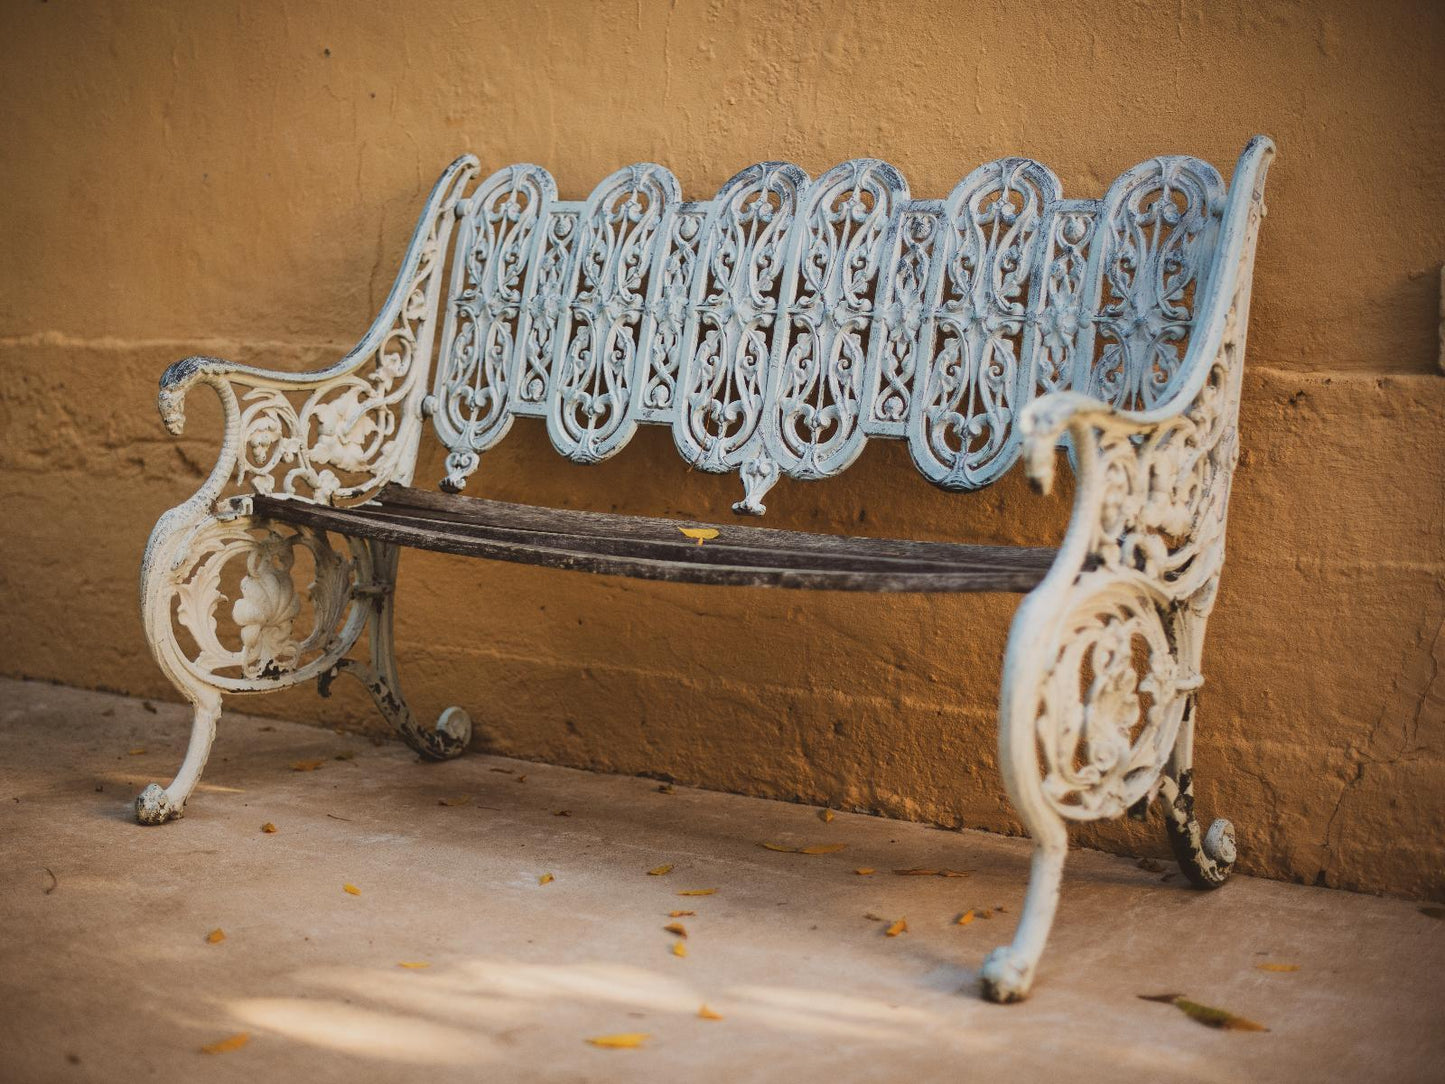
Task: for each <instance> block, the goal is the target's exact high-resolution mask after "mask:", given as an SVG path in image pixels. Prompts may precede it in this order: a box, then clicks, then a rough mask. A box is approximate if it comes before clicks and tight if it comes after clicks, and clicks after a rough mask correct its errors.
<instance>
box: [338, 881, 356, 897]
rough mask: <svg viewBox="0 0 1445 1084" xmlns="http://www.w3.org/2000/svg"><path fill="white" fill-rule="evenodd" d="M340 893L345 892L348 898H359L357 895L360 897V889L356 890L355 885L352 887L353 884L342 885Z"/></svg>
mask: <svg viewBox="0 0 1445 1084" xmlns="http://www.w3.org/2000/svg"><path fill="white" fill-rule="evenodd" d="M341 891H343V892H345V893H346V894H347V895H348V896H359V895H361V889H359V888H357V887H356V886H355V885H353V884H345V885H342V886H341Z"/></svg>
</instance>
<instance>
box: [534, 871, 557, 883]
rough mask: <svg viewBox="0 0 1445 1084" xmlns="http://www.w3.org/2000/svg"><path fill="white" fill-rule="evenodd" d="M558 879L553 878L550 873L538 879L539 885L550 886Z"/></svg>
mask: <svg viewBox="0 0 1445 1084" xmlns="http://www.w3.org/2000/svg"><path fill="white" fill-rule="evenodd" d="M556 879H557V878H555V877H553V876H552V875H551V874H550V873H544V874H542V876H540V877H538V878H537V883H538V884H539V885H549V884H551V883H552V882H553V881H555V880H556Z"/></svg>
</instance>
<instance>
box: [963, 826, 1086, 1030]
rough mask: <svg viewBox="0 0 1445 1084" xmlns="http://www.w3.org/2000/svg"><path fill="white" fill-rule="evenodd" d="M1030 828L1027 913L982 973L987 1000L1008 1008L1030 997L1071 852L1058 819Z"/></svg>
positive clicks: (994, 952) (1021, 917) (980, 977)
mask: <svg viewBox="0 0 1445 1084" xmlns="http://www.w3.org/2000/svg"><path fill="white" fill-rule="evenodd" d="M1028 828H1029V834H1030V835H1031V836H1032V837H1033V840H1034V854H1033V861H1032V862H1031V863H1030V868H1029V888H1028V893H1027V894H1026V895H1025V896H1024V909H1023V914H1022V915H1021V916H1020V918H1019V924H1018V928H1017V929H1016V930H1015V931H1014V939H1013V941H1012V943H1010V944H1007V945H1001V946H1000V947H998V948H996V949H994V950H993V951H992V952H991V953H989V954H988V957H987V958H986V959H985V960H984V962H983V969H982V971H980V973H979V979H980V981H981V982H982V984H983V996H984V997H986V998H987V999H988V1000H989V1001H997V1002H1000V1003H1007V1002H1010V1001H1022V1000H1023V999H1024V998H1026V997H1028V995H1029V989H1030V987H1032V986H1033V982H1034V972H1035V971H1036V970H1037V969H1038V966H1039V958H1040V957H1041V956H1042V955H1043V954H1044V946H1045V944H1047V943H1048V939H1049V930H1050V929H1052V928H1053V925H1054V912H1055V911H1056V910H1058V906H1059V886H1060V884H1061V883H1062V881H1063V878H1064V856H1065V855H1066V854H1067V853H1068V850H1069V836H1068V832H1067V830H1066V829H1065V828H1064V822H1063V821H1062V820H1060V819H1059V818H1058V817H1045V818H1044V819H1042V820H1040V821H1038V822H1030V823H1029V825H1028Z"/></svg>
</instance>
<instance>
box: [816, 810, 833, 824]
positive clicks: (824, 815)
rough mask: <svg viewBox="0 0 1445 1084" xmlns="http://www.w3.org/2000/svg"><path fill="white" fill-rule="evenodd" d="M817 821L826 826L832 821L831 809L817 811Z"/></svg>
mask: <svg viewBox="0 0 1445 1084" xmlns="http://www.w3.org/2000/svg"><path fill="white" fill-rule="evenodd" d="M818 819H819V820H820V821H822V822H823V823H824V824H828V823H829V822H831V821H832V819H833V811H832V810H831V809H820V810H818Z"/></svg>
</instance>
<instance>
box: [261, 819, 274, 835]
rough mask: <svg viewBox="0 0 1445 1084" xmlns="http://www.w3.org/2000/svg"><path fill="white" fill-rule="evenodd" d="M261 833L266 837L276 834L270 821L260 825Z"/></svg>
mask: <svg viewBox="0 0 1445 1084" xmlns="http://www.w3.org/2000/svg"><path fill="white" fill-rule="evenodd" d="M261 831H263V832H265V833H266V834H267V835H268V836H274V835H275V834H276V826H275V825H274V824H272V823H271V822H270V821H267V822H266V823H265V824H263V825H261Z"/></svg>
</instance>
